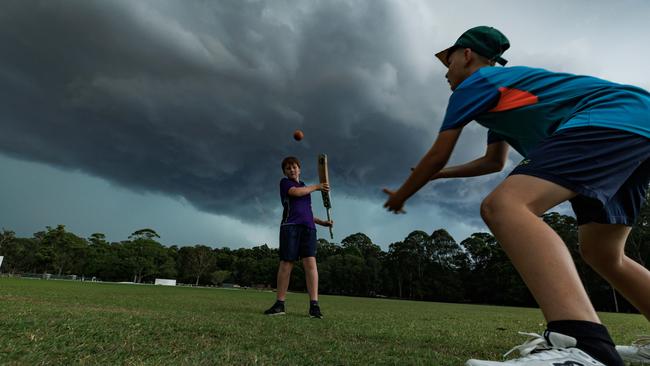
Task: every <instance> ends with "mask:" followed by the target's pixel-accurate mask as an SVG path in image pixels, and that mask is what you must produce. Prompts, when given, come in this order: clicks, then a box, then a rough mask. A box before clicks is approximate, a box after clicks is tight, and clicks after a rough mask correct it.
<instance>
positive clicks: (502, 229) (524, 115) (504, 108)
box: [384, 26, 650, 366]
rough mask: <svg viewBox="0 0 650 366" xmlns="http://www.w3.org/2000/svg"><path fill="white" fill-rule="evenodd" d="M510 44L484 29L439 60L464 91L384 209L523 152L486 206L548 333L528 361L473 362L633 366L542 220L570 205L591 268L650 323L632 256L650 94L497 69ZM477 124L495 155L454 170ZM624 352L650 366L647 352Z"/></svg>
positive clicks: (649, 139) (647, 275) (648, 151)
mask: <svg viewBox="0 0 650 366" xmlns="http://www.w3.org/2000/svg"><path fill="white" fill-rule="evenodd" d="M509 46H510V44H509V41H508V39H507V38H506V37H505V36H504V35H503V34H502V33H501V32H499V31H498V30H496V29H494V28H492V27H486V26H481V27H475V28H472V29H470V30H468V31H466V32H465V33H464V34H463V35H461V37H460V38H459V39H458V40H457V41H456V43H455V44H454V45H453V46H452V47H450V48H447V49H445V50H443V51H442V52H439V53H438V54H437V55H436V56H437V57H438V58H439V59H440V60H441V61H442V63H443V64H444V65H445V66H447V67H448V69H449V70H448V72H447V75H446V77H447V80H448V82H449V84H450V86H451V90H452V91H453V93H452V95H451V97H450V99H449V105H448V107H447V112H446V115H445V118H444V121H443V124H442V127H441V129H440V133H439V135H438V138H437V139H436V141H435V143H434V144H433V146H432V148H431V149H430V150H429V152H427V154H426V155H425V156H424V157H423V158H422V160H421V161H420V163H419V164H418V165H417V167H416V168H415V169H414V170H413V172H412V173H411V175H410V176H409V177H408V179H407V180H406V181H405V182H404V184H403V185H402V186H401V187H400V188H399V189H398V190H397V191H390V190H387V189H385V190H384V191H385V192H386V193H387V194H388V195H389V198H388V201H387V202H386V204H385V205H384V206H385V207H386V208H388V210H390V211H393V212H395V213H398V212H401V211H402V207H403V205H404V202H405V201H406V200H407V199H408V198H409V197H410V196H412V195H413V194H414V193H415V192H417V191H418V190H419V189H420V188H421V187H422V186H424V185H425V184H426V183H427V182H428V181H429V180H433V179H440V178H455V177H471V176H478V175H484V174H490V173H493V172H497V171H500V170H501V169H503V167H504V165H505V162H506V159H507V152H508V146H512V147H513V148H514V149H515V150H517V151H518V152H519V153H520V154H521V155H523V156H524V160H523V161H522V162H521V163H520V164H519V165H518V166H517V167H516V168H515V169H514V170H513V171H512V172H511V173H510V175H509V176H508V178H506V179H505V180H504V182H502V183H501V184H500V185H499V186H498V187H497V188H496V189H495V190H494V191H493V192H492V193H491V194H490V195H488V197H486V198H485V200H484V201H483V202H482V204H481V216H482V218H483V220H484V221H485V223H486V224H487V225H488V227H489V228H490V230H491V231H492V233H493V234H494V235H495V237H496V238H497V239H498V241H499V243H500V245H501V246H502V248H503V249H504V251H505V252H506V253H507V254H508V256H509V258H510V259H511V261H512V263H513V265H514V266H515V267H516V268H517V271H518V272H519V274H520V275H521V277H522V278H523V280H524V282H525V283H526V285H527V286H528V288H529V289H530V291H531V293H532V294H533V296H534V297H535V299H536V301H537V303H538V304H539V306H540V308H541V310H542V313H543V314H544V317H545V319H546V321H547V323H548V324H547V330H546V332H545V333H544V336H543V337H542V336H537V335H535V336H533V339H531V340H530V341H529V342H528V343H526V344H524V345H522V346H521V347H518V348H519V349H520V350H522V351H521V353H522V357H521V358H519V359H517V360H511V361H506V362H493V361H481V360H469V361H467V364H466V365H469V366H490V365H531V366H532V365H540V366H541V365H544V366H547V365H548V366H553V365H607V366H612V365H613V366H620V365H623V362H622V360H621V358H620V356H619V354H618V353H617V352H616V349H615V346H614V343H613V342H612V340H611V338H610V336H609V334H608V332H607V329H606V328H605V327H604V326H603V325H602V324H601V323H600V319H599V318H598V315H597V314H596V311H595V310H594V308H593V306H592V304H591V302H590V300H589V298H588V296H587V293H586V291H585V289H584V287H583V286H582V283H581V282H580V278H579V276H578V273H577V271H576V269H575V265H574V264H573V262H572V260H571V256H570V254H569V252H568V250H567V248H566V246H565V244H564V243H563V242H562V240H561V238H560V237H559V236H558V235H557V234H556V233H555V232H554V231H553V230H552V229H551V228H550V227H549V226H548V225H546V224H545V223H544V221H543V220H541V219H540V216H541V215H542V214H544V212H546V211H547V210H549V209H550V208H552V207H554V206H556V205H558V204H559V203H562V202H564V201H570V202H571V205H572V208H573V210H574V212H575V214H576V217H577V220H578V225H579V242H580V249H581V254H582V256H583V258H584V260H585V262H587V263H588V264H589V265H590V266H591V267H592V268H593V269H594V270H595V271H596V272H598V273H599V274H600V275H601V276H602V277H604V278H605V279H606V280H607V281H608V282H609V283H610V284H611V285H612V286H613V287H615V288H616V289H617V290H618V292H619V293H621V294H622V295H623V296H625V297H626V298H627V299H628V300H629V301H630V303H632V304H633V305H634V306H635V307H636V308H637V309H639V311H640V312H641V313H642V314H643V315H645V317H646V318H648V319H650V272H649V271H648V270H647V269H646V268H644V267H643V266H641V265H639V264H638V263H636V262H635V261H633V260H632V259H630V258H628V257H627V256H626V255H625V252H624V246H625V241H626V239H627V236H628V234H629V232H630V229H631V226H632V225H633V224H634V222H635V220H636V218H637V216H638V213H639V210H640V207H641V205H642V204H643V203H644V201H645V193H646V190H647V188H648V183H649V182H650V94H649V93H648V92H646V91H645V90H643V89H640V88H637V87H633V86H629V85H621V84H616V83H612V82H609V81H605V80H601V79H597V78H593V77H588V76H577V75H571V74H563V73H554V72H549V71H546V70H542V69H534V68H528V67H508V68H503V67H494V65H495V63H499V64H501V65H505V63H506V60H505V59H503V58H502V57H501V56H502V54H503V52H505V51H506V50H507V49H508V48H509ZM473 120H475V121H476V122H478V123H479V124H481V125H483V126H484V127H486V128H487V129H488V139H487V144H488V145H487V150H486V153H485V156H483V157H481V158H479V159H476V160H474V161H471V162H468V163H466V164H462V165H458V166H453V167H445V165H446V164H447V161H448V159H449V156H450V155H451V152H452V150H453V148H454V146H455V144H456V142H457V140H458V137H459V136H460V133H461V131H462V129H463V127H464V126H465V125H466V124H467V123H469V122H471V121H473ZM619 351H620V354H621V355H622V356H624V357H625V358H626V359H628V360H642V361H645V360H648V362H650V358H644V356H643V353H644V352H645V350H644V349H642V348H641V347H620V348H619Z"/></svg>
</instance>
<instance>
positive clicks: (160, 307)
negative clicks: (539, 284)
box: [0, 278, 648, 365]
mask: <svg viewBox="0 0 650 366" xmlns="http://www.w3.org/2000/svg"><path fill="white" fill-rule="evenodd" d="M274 299H275V294H274V293H272V292H262V291H256V290H226V289H206V288H186V287H162V286H149V285H127V284H108V283H88V282H85V283H80V282H67V281H44V280H27V279H15V278H0V364H8V365H35V364H43V365H69V364H84V365H86V364H88V365H95V364H101V365H107V364H111V365H112V364H126V365H175V364H203V365H223V364H234V365H315V364H316V365H321V364H322V365H324V364H327V365H368V364H400V365H462V364H463V363H464V362H465V361H466V360H467V359H468V358H472V357H474V358H480V357H484V358H490V359H499V358H500V357H501V354H502V353H503V352H505V351H507V350H508V349H509V348H511V347H512V346H514V345H516V344H520V343H521V342H523V341H524V340H525V339H523V338H521V336H518V335H517V331H527V332H542V331H543V329H544V324H543V319H542V317H541V314H540V312H539V311H538V310H536V309H522V308H508V307H496V306H477V305H459V304H442V303H431V302H414V301H400V300H387V299H367V298H352V297H339V296H322V297H321V307H322V309H323V313H324V314H325V318H324V319H322V320H317V319H310V318H308V317H307V307H308V301H307V296H306V295H305V294H295V293H291V294H289V296H288V298H287V312H288V314H287V315H286V316H279V317H265V316H263V315H262V311H263V310H264V309H266V308H267V307H269V306H270V305H271V304H272V303H273V301H274ZM601 315H602V318H603V321H604V322H606V323H607V325H608V327H609V329H610V332H611V333H612V336H613V337H614V339H615V340H616V341H617V342H618V343H627V342H629V341H631V340H632V339H634V338H635V337H636V336H637V335H639V334H643V333H646V334H647V333H648V323H647V322H646V321H645V319H644V318H643V317H641V316H639V315H629V314H611V313H605V314H601Z"/></svg>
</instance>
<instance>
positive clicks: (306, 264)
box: [302, 257, 316, 271]
mask: <svg viewBox="0 0 650 366" xmlns="http://www.w3.org/2000/svg"><path fill="white" fill-rule="evenodd" d="M302 267H303V268H304V269H305V271H313V270H315V269H316V259H315V258H314V257H308V258H305V259H304V260H303V261H302Z"/></svg>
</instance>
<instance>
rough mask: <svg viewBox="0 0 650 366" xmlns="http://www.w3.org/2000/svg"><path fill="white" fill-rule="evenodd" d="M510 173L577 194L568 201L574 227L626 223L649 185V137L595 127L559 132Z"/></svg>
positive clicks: (635, 213)
mask: <svg viewBox="0 0 650 366" xmlns="http://www.w3.org/2000/svg"><path fill="white" fill-rule="evenodd" d="M510 174H511V175H512V174H525V175H531V176H534V177H538V178H542V179H544V180H548V181H551V182H553V183H556V184H559V185H561V186H563V187H565V188H567V189H570V190H572V191H574V192H576V193H578V196H576V197H574V198H573V199H571V200H570V202H571V206H572V207H573V211H574V212H575V214H576V217H577V219H578V225H583V224H587V223H590V222H596V223H601V224H623V225H628V226H632V225H633V224H634V222H635V221H636V218H637V217H638V215H639V211H640V210H641V206H642V205H643V204H644V202H645V194H646V191H647V189H648V184H649V183H650V139H648V138H647V137H644V136H641V135H637V134H634V133H631V132H626V131H621V130H615V129H609V128H601V127H580V128H571V129H566V130H560V131H558V132H556V133H555V134H553V135H552V136H550V137H548V138H546V139H545V140H544V141H542V142H541V143H540V144H539V145H538V146H537V147H536V148H535V149H534V150H533V151H532V152H531V153H530V154H529V155H528V157H526V158H525V159H524V160H522V162H521V163H519V165H518V166H517V167H516V168H515V169H514V170H513V171H512V173H510Z"/></svg>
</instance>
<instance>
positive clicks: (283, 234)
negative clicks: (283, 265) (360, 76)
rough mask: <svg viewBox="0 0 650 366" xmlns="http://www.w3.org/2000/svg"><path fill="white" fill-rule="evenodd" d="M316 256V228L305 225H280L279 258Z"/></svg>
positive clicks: (295, 258)
mask: <svg viewBox="0 0 650 366" xmlns="http://www.w3.org/2000/svg"><path fill="white" fill-rule="evenodd" d="M315 256H316V229H312V228H310V227H307V226H305V225H282V226H280V260H283V261H296V260H298V258H307V257H315Z"/></svg>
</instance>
